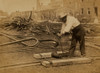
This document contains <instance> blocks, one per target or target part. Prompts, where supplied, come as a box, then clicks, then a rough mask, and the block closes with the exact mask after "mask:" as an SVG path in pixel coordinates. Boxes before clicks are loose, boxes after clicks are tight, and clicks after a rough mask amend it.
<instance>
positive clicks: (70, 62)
mask: <svg viewBox="0 0 100 73" xmlns="http://www.w3.org/2000/svg"><path fill="white" fill-rule="evenodd" d="M91 62H92V59H90V58H85V57H83V58H72V59H56V60H48V61H42V62H41V64H42V65H43V66H45V67H50V66H53V67H56V66H66V65H73V64H87V63H91Z"/></svg>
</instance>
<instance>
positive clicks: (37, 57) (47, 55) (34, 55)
mask: <svg viewBox="0 0 100 73" xmlns="http://www.w3.org/2000/svg"><path fill="white" fill-rule="evenodd" d="M66 52H68V51H66ZM62 53H63V52H62V51H57V54H62ZM33 57H34V58H36V59H43V58H51V57H52V52H48V53H39V54H33Z"/></svg>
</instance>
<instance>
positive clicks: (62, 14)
mask: <svg viewBox="0 0 100 73" xmlns="http://www.w3.org/2000/svg"><path fill="white" fill-rule="evenodd" d="M66 15H67V13H64V12H62V13H60V14H59V17H60V18H63V17H64V16H66Z"/></svg>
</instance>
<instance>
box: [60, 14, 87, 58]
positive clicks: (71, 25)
mask: <svg viewBox="0 0 100 73" xmlns="http://www.w3.org/2000/svg"><path fill="white" fill-rule="evenodd" d="M61 20H62V22H63V24H62V28H61V33H60V34H59V36H63V35H65V36H66V37H67V36H68V35H69V34H70V32H72V40H71V46H70V49H69V57H73V56H74V52H75V49H76V44H77V42H79V44H80V52H81V55H82V56H85V30H84V28H83V26H82V25H81V24H80V22H79V21H78V19H77V18H75V17H74V16H72V15H71V14H68V15H65V16H63V17H62V18H61Z"/></svg>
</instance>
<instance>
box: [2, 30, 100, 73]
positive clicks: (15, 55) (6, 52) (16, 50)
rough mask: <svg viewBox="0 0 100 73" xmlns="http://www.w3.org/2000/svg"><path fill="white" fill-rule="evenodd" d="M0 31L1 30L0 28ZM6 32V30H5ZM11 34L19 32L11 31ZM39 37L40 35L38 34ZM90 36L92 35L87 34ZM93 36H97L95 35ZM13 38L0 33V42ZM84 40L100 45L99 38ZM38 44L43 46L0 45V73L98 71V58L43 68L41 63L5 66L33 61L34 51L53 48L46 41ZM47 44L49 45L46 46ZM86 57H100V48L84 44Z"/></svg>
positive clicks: (76, 72) (99, 71) (99, 62)
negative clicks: (88, 61)
mask: <svg viewBox="0 0 100 73" xmlns="http://www.w3.org/2000/svg"><path fill="white" fill-rule="evenodd" d="M1 31H2V30H1ZM6 32H7V33H8V31H6ZM12 34H13V35H14V34H15V35H16V34H19V33H17V32H16V31H13V32H12ZM40 37H41V36H40ZM89 37H92V36H89ZM95 37H99V34H98V36H95ZM12 41H13V40H11V39H9V38H7V37H5V36H3V35H0V44H2V43H6V42H12ZM86 42H92V43H94V44H96V45H97V46H100V44H99V43H100V38H96V39H91V38H88V39H86ZM38 45H41V46H43V45H45V48H43V47H28V46H24V45H22V44H20V43H15V44H11V45H6V46H0V73H100V60H95V61H93V62H92V63H90V64H79V65H67V66H60V67H50V68H45V67H43V66H41V65H38V66H28V67H20V66H19V67H12V68H7V67H6V66H9V65H15V64H22V63H30V62H33V61H35V60H36V59H34V58H33V54H34V53H41V52H50V51H54V49H52V48H50V45H48V44H47V43H40V44H38ZM48 46H49V47H48ZM86 53H87V55H86V57H91V56H96V57H100V49H96V48H93V47H90V46H88V45H87V46H86Z"/></svg>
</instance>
